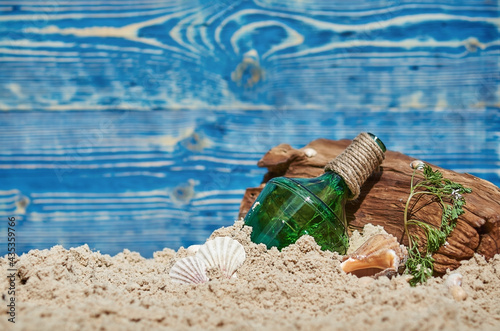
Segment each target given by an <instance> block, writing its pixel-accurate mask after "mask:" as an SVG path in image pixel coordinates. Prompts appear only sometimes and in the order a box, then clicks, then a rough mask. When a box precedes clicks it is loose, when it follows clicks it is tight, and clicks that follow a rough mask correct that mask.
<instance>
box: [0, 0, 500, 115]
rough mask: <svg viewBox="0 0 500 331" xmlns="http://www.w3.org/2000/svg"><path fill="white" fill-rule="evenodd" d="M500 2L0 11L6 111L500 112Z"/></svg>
mask: <svg viewBox="0 0 500 331" xmlns="http://www.w3.org/2000/svg"><path fill="white" fill-rule="evenodd" d="M498 10H499V8H498V3H497V2H495V1H492V2H488V1H475V0H461V1H444V0H442V1H438V2H434V1H432V2H431V1H418V2H414V1H404V0H403V1H395V2H392V1H390V2H388V1H365V0H357V1H349V2H345V1H320V0H315V1H276V0H271V1H266V0H255V1H194V0H188V1H168V0H155V1H152V0H151V1H150V0H148V1H111V2H109V1H89V2H84V1H80V0H74V1H32V0H20V1H0V33H1V36H2V37H1V38H0V63H1V65H0V76H1V77H2V78H3V79H2V83H1V84H0V100H1V102H0V109H3V110H16V109H17V110H39V109H43V110H99V109H117V108H118V109H135V110H150V109H163V108H168V109H179V108H196V109H200V108H217V109H235V108H238V109H248V108H253V109H269V108H270V107H275V106H286V107H288V109H292V108H293V109H304V108H308V109H322V108H324V107H329V108H332V107H335V108H337V109H339V108H341V107H351V106H352V105H366V106H368V107H370V108H371V109H376V110H385V109H401V108H405V109H420V108H425V107H430V108H438V109H446V108H451V109H456V108H458V109H469V108H474V109H477V108H479V109H483V108H484V107H498V105H499V104H498V102H499V101H498V78H499V76H498V56H499V52H500V39H499V32H498V29H499V25H500V24H499V21H498Z"/></svg>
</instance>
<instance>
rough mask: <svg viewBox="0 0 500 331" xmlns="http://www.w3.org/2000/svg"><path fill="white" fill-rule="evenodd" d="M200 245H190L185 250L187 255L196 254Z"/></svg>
mask: <svg viewBox="0 0 500 331" xmlns="http://www.w3.org/2000/svg"><path fill="white" fill-rule="evenodd" d="M200 247H201V245H191V246H189V247H188V248H186V251H187V252H188V254H191V255H194V254H196V252H198V251H199V250H200Z"/></svg>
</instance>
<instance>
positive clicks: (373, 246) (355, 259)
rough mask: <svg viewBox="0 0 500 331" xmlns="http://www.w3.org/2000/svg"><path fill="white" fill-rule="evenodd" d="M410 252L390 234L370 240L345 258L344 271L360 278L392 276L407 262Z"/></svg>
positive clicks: (342, 265)
mask: <svg viewBox="0 0 500 331" xmlns="http://www.w3.org/2000/svg"><path fill="white" fill-rule="evenodd" d="M407 257H408V251H407V250H406V248H405V247H404V246H403V245H400V244H399V243H398V241H397V239H396V237H394V236H392V235H390V234H377V235H374V236H373V237H371V238H369V239H368V240H367V241H365V242H364V243H363V245H361V246H360V247H359V248H358V249H357V250H356V251H355V252H354V253H352V254H350V255H347V256H345V257H344V261H343V262H342V263H341V264H340V266H341V268H342V270H344V271H345V272H347V273H352V274H354V275H356V276H358V277H363V276H373V277H380V276H392V275H394V274H396V273H397V272H398V268H399V266H400V265H403V264H404V263H405V262H406V259H407Z"/></svg>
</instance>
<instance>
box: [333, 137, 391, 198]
mask: <svg viewBox="0 0 500 331" xmlns="http://www.w3.org/2000/svg"><path fill="white" fill-rule="evenodd" d="M384 152H385V146H384V144H383V143H382V141H380V139H378V138H377V137H376V136H374V135H372V134H369V133H360V134H359V135H358V136H357V137H356V138H354V140H353V141H352V143H351V144H350V145H349V146H348V147H347V148H346V149H345V150H344V151H343V152H342V153H341V154H339V156H337V157H336V158H335V159H333V160H331V161H330V162H328V163H327V165H326V166H325V172H328V171H332V172H335V173H337V174H338V175H340V176H341V177H342V179H344V181H345V182H346V184H347V186H348V187H349V190H350V191H351V193H352V195H351V197H350V199H356V198H357V197H358V196H359V193H360V190H361V186H362V185H363V184H364V182H365V181H366V179H368V177H370V175H371V174H372V172H373V171H375V170H376V169H377V168H378V167H379V166H380V164H381V163H382V161H383V160H384V157H385V156H384Z"/></svg>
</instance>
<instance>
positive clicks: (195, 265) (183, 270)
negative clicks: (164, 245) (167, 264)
mask: <svg viewBox="0 0 500 331" xmlns="http://www.w3.org/2000/svg"><path fill="white" fill-rule="evenodd" d="M169 275H170V278H172V281H173V282H177V283H183V284H203V283H206V282H208V280H209V279H208V276H207V266H206V265H205V263H204V262H203V261H202V260H200V259H198V258H196V257H194V256H188V257H185V258H182V259H180V260H179V261H177V262H176V263H175V264H174V266H173V267H172V269H170V274H169Z"/></svg>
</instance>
